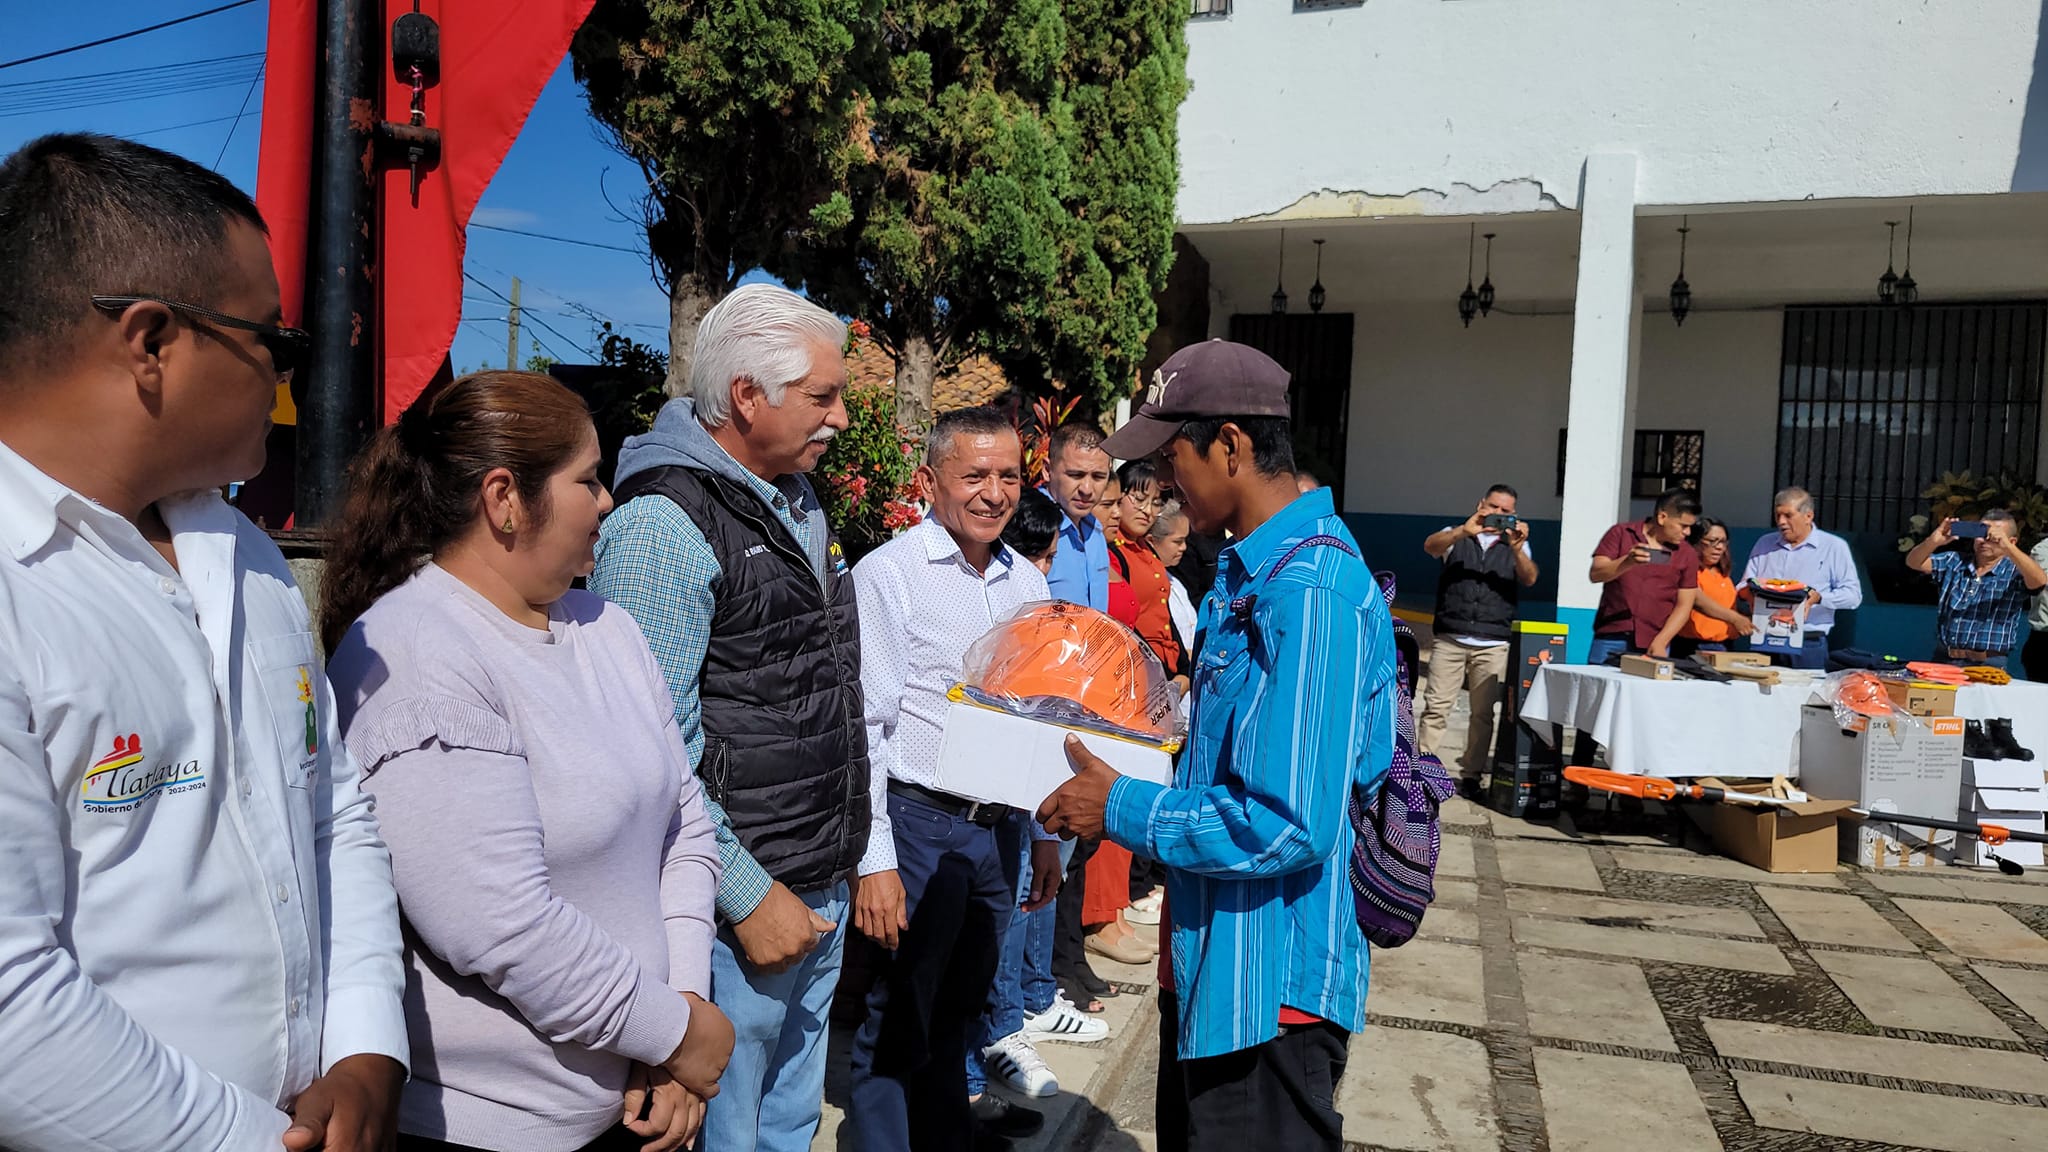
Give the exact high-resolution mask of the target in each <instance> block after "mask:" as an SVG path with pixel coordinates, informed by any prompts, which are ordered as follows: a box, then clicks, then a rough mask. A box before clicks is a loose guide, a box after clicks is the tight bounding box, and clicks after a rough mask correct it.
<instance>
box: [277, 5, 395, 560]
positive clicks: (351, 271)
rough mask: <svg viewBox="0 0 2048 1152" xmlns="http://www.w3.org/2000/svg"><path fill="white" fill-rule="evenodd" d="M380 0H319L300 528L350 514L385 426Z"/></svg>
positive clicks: (301, 394)
mask: <svg viewBox="0 0 2048 1152" xmlns="http://www.w3.org/2000/svg"><path fill="white" fill-rule="evenodd" d="M376 7H377V6H376V3H375V0H323V3H322V4H321V5H320V64H319V100H318V103H317V106H316V115H317V116H318V117H319V123H318V126H317V131H316V132H315V134H314V139H315V148H316V149H317V151H316V153H315V155H314V158H313V203H312V206H311V208H312V211H311V217H312V225H311V232H310V235H309V237H308V244H307V253H306V326H307V327H308V328H309V329H311V331H312V333H313V348H312V357H311V362H310V363H309V364H308V365H307V366H306V368H305V369H304V372H305V376H306V379H305V381H304V384H303V387H302V388H300V389H299V398H298V406H299V426H298V469H297V481H298V482H297V492H296V494H295V495H296V497H297V499H296V503H295V512H296V515H297V520H296V526H297V527H299V528H302V529H306V528H320V527H322V526H324V525H326V524H327V523H328V522H329V521H331V520H332V519H333V518H334V517H335V516H336V515H338V514H339V513H340V511H341V504H342V500H343V498H344V495H345V491H346V482H347V476H348V465H349V461H350V460H352V459H354V458H355V454H356V451H357V450H358V449H359V448H361V447H362V445H363V443H364V442H365V441H367V440H368V439H369V436H370V433H371V432H372V431H374V430H375V429H376V426H377V395H376V382H377V359H376V350H377V342H376V334H375V331H374V328H373V321H374V320H375V317H376V307H375V305H376V297H375V293H374V281H373V278H372V275H371V273H372V266H373V264H374V263H375V261H376V255H377V248H376V235H375V227H374V222H375V219H376V191H377V165H376V163H375V155H374V149H375V148H376V127H377V121H378V120H379V119H380V117H379V115H378V112H377V106H378V83H379V80H380V78H381V64H382V52H381V49H382V47H383V38H382V36H381V35H380V34H379V33H380V29H379V27H378V22H377V17H376Z"/></svg>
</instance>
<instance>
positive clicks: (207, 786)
mask: <svg viewBox="0 0 2048 1152" xmlns="http://www.w3.org/2000/svg"><path fill="white" fill-rule="evenodd" d="M0 268H5V269H6V270H7V274H6V275H5V276H0V1147H5V1148H9V1149H15V1150H18V1152H29V1150H42V1149H59V1148H101V1149H109V1150H112V1149H136V1150H142V1149H149V1150H152V1152H154V1150H160V1149H168V1148H207V1149H222V1150H230V1149H231V1150H235V1152H242V1150H248V1152H259V1150H260V1152H277V1150H278V1149H286V1150H289V1152H307V1150H310V1149H314V1148H324V1149H335V1150H340V1149H347V1150H350V1152H377V1150H382V1149H386V1148H388V1147H389V1145H390V1142H391V1139H392V1133H393V1132H394V1130H395V1129H394V1125H393V1124H392V1120H393V1114H394V1112H395V1109H396V1104H397V1096H398V1087H399V1084H400V1082H401V1081H402V1080H403V1078H404V1063H403V1062H404V1060H405V1056H406V1052H407V1047H406V1036H405V1022H404V1012H403V1007H402V998H403V995H404V973H403V970H402V969H401V967H400V941H399V935H398V918H397V900H396V898H395V896H394V895H393V892H392V887H391V869H390V860H389V857H388V855H387V854H386V852H385V849H384V845H383V842H382V841H381V840H380V839H379V837H378V833H377V826H376V821H375V819H374V817H373V816H372V815H371V811H370V805H369V802H368V800H367V799H366V798H365V796H364V794H363V793H362V792H361V791H360V790H359V788H358V787H357V780H356V770H355V766H354V763H353V762H352V761H351V760H350V758H349V756H348V754H347V752H346V751H345V750H344V749H343V747H342V744H341V741H340V737H339V733H338V731H337V729H336V726H335V719H334V701H333V696H332V693H331V692H330V691H329V689H328V686H327V678H326V676H325V674H324V673H323V671H322V669H321V664H320V660H319V658H318V656H317V655H316V653H315V650H314V646H313V638H312V634H311V629H310V627H309V626H308V622H307V615H306V607H305V604H304V602H303V601H302V600H301V599H300V597H299V593H298V589H297V588H296V587H295V586H294V584H293V583H292V578H291V573H290V571H289V570H288V569H287V567H286V566H285V562H284V558H283V557H282V556H281V555H280V554H279V552H278V550H277V548H276V546H275V545H274V544H272V543H271V542H270V540H269V539H268V538H267V537H265V536H264V535H263V533H262V532H260V531H258V530H257V529H256V528H255V526H254V525H252V524H250V523H249V521H248V520H247V519H245V518H243V517H242V516H241V514H240V513H238V512H236V511H234V510H233V509H231V508H229V507H228V506H227V505H226V504H225V503H224V502H223V501H222V500H221V498H220V495H219V490H220V488H221V487H223V486H224V485H227V484H230V483H233V482H235V481H241V480H247V479H248V478H249V477H251V476H254V475H255V474H256V473H257V471H258V470H259V469H261V468H262V466H263V458H264V448H265V439H266V436H267V434H268V431H269V427H270V409H271V405H272V402H273V399H274V397H275V393H276V388H277V385H278V383H279V381H280V380H283V379H285V378H287V377H288V376H289V375H290V374H291V372H292V371H293V370H294V369H295V368H297V367H298V365H299V361H300V359H301V354H302V352H303V349H304V346H305V334H304V333H302V332H297V331H295V330H293V329H289V328H285V327H282V326H281V323H280V322H281V320H282V315H281V312H280V309H279V302H278V290H277V281H276V278H275V276H274V275H273V273H272V271H271V264H270V256H269V251H268V248H267V246H266V242H265V238H264V228H263V221H262V218H261V217H260V216H258V215H257V212H256V206H255V205H254V204H252V203H250V201H249V198H248V197H247V196H245V195H243V194H242V193H241V192H240V191H238V190H237V189H236V188H235V187H234V186H233V185H232V184H229V183H228V182H227V181H226V180H223V179H221V178H220V177H218V176H216V175H214V174H212V173H210V172H207V171H206V170H204V169H202V168H200V167H198V166H197V165H194V164H192V163H191V162H190V161H187V160H184V159H181V158H179V157H176V156H172V155H170V154H168V153H164V152H159V151H157V150H155V149H152V148H148V147H145V146H143V145H139V144H133V143H129V142H126V141H121V140H114V139H109V138H107V137H103V136H88V135H57V136H46V137H43V138H42V139H39V140H35V141H32V142H30V143H29V144H27V145H25V146H24V147H23V148H22V149H21V150H20V151H19V152H16V153H15V154H14V155H13V156H10V157H8V158H7V159H6V160H5V161H4V162H0Z"/></svg>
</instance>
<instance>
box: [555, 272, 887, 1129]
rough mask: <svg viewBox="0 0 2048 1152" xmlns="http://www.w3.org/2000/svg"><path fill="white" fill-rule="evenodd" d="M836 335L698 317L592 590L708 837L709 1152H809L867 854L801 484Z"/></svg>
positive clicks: (814, 510) (778, 312) (795, 324)
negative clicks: (634, 632) (677, 730)
mask: <svg viewBox="0 0 2048 1152" xmlns="http://www.w3.org/2000/svg"><path fill="white" fill-rule="evenodd" d="M845 333H846V329H845V326H844V325H843V324H841V323H840V322H839V320H838V318H836V317H834V316H833V315H832V314H831V313H829V312H826V311H825V310H824V309H822V308H819V307H817V306H816V305H814V304H811V303H810V302H808V301H806V300H804V299H803V298H802V297H800V296H797V295H796V294H794V293H792V292H789V291H787V290H786V289H782V288H776V287H772V286H769V285H765V284H753V285H748V286H746V287H744V288H741V289H739V290H738V291H736V292H734V293H733V294H732V295H730V296H728V297H726V298H725V299H724V300H723V301H721V302H720V303H719V304H718V305H717V306H716V307H714V308H713V309H711V311H710V312H708V313H706V314H705V316H704V320H703V322H702V324H701V325H699V327H698V329H697V346H696V350H695V353H694V355H693V356H692V359H691V362H690V375H689V381H688V394H687V395H683V396H678V397H676V398H675V399H673V400H670V401H669V402H668V403H667V404H666V405H664V406H663V407H662V410H661V413H660V415H659V416H657V417H656V419H655V422H654V428H653V430H652V431H650V432H648V433H647V434H646V435H644V436H636V437H632V438H631V439H628V440H627V441H626V444H625V447H624V449H623V450H622V451H621V452H620V454H619V470H618V478H617V482H616V484H615V485H614V488H615V489H616V492H615V499H616V500H617V502H618V509H617V511H615V512H613V513H612V515H611V516H610V517H609V518H608V519H607V520H606V521H605V522H604V528H603V531H602V534H601V535H600V537H599V540H598V545H597V570H596V571H595V572H594V573H592V575H591V577H590V588H591V590H592V591H594V592H596V593H598V594H599V595H601V596H604V597H605V598H607V599H609V600H611V601H613V602H615V603H617V604H619V605H621V606H622V607H624V608H625V609H626V610H627V611H628V612H630V613H631V614H632V615H633V617H634V619H636V620H638V621H639V623H640V628H641V631H643V632H645V633H646V635H647V641H648V644H649V646H650V647H652V648H653V650H654V655H655V658H656V659H657V660H659V661H660V663H661V666H662V671H663V673H664V674H665V675H666V676H667V678H668V683H669V692H670V695H671V696H673V698H674V701H675V708H676V721H677V723H678V724H679V725H680V726H681V728H682V731H683V737H684V739H685V741H686V742H687V743H688V744H689V747H690V756H691V760H692V762H693V763H695V764H696V765H697V772H698V775H699V776H701V777H702V778H703V781H704V787H705V793H706V796H707V798H708V799H709V800H710V801H711V802H712V815H713V818H714V819H715V820H716V821H717V823H718V827H719V857H720V861H721V863H722V864H723V866H724V873H723V877H722V879H721V880H720V883H719V889H718V913H719V919H720V930H719V935H718V940H717V942H716V943H715V944H714V946H713V949H712V958H711V965H712V967H711V999H712V1002H713V1003H715V1004H716V1005H717V1006H718V1007H719V1008H720V1010H722V1011H723V1012H724V1013H725V1014H726V1015H727V1016H728V1017H730V1018H731V1020H732V1024H733V1030H734V1032H735V1034H736V1039H737V1043H736V1044H735V1046H734V1048H733V1054H732V1063H731V1064H730V1065H729V1066H728V1067H727V1069H726V1074H725V1078H724V1079H723V1080H721V1081H720V1090H719V1094H718V1096H717V1098H716V1099H714V1100H713V1101H711V1105H710V1109H709V1111H708V1113H707V1114H706V1116H705V1120H704V1146H705V1147H707V1148H758V1149H761V1150H762V1152H805V1150H807V1149H809V1148H810V1146H811V1138H812V1135H813V1134H814V1133H815V1132H816V1130H817V1126H818V1119H819V1113H820V1101H821V1099H822V1097H823V1091H824V1081H825V1033H826V1014H827V1011H828V1010H829V1009H830V1007H831V1004H832V993H833V990H834V989H835V987H836V986H837V985H838V982H839V965H840V957H841V954H842V951H843V942H844V937H843V933H844V929H843V928H842V927H841V925H843V924H844V923H845V920H846V913H847V903H848V889H847V884H846V881H845V877H846V876H847V875H849V874H850V873H851V872H852V871H853V870H854V868H855V866H856V865H857V864H858V863H859V862H860V860H861V856H862V854H863V852H864V851H865V850H866V848H867V840H868V825H869V818H870V812H869V803H868V782H869V779H868V751H867V735H866V732H865V730H864V721H863V719H862V708H861V680H860V645H859V629H858V627H857V626H856V624H855V620H854V592H853V580H852V577H851V575H850V573H849V572H848V571H847V566H846V561H845V560H844V559H843V558H842V556H841V555H840V551H839V545H838V543H837V541H836V540H834V539H833V536H832V531H831V528H830V526H829V525H827V524H826V522H825V513H824V510H823V508H822V506H821V505H820V504H819V502H818V497H817V493H815V492H814V491H812V489H811V486H810V483H809V482H808V481H807V480H805V479H804V477H803V473H805V472H808V471H810V470H811V469H812V468H814V467H816V466H817V463H818V460H819V458H820V457H821V456H823V455H824V454H825V444H826V442H827V441H829V440H830V439H831V438H832V436H833V435H834V434H835V433H837V432H838V431H840V430H843V429H844V428H845V427H846V425H847V418H846V407H845V404H844V403H843V402H842V397H841V393H842V392H843V391H844V390H845V387H846V367H845V361H844V358H843V356H842V352H841V349H842V346H843V342H844V340H845Z"/></svg>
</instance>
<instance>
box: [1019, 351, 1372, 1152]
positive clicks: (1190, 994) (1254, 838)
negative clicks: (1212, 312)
mask: <svg viewBox="0 0 2048 1152" xmlns="http://www.w3.org/2000/svg"><path fill="white" fill-rule="evenodd" d="M1287 379H1288V378H1287V372H1286V371H1285V370H1284V369H1282V368H1281V367H1280V366H1279V365H1278V364H1275V363H1274V362H1273V361H1272V360H1271V359H1270V358H1268V357H1267V356H1265V355H1264V354H1262V353H1260V352H1258V351H1257V350H1255V349H1252V348H1247V347H1245V346H1243V345H1241V344H1232V343H1227V342H1225V341H1221V340H1212V341H1209V342H1208V343H1205V344H1197V345H1194V346H1193V347H1190V348H1184V349H1182V350H1181V351H1179V352H1177V353H1175V354H1174V356H1173V358H1172V359H1170V360H1168V361H1167V362H1166V363H1165V364H1164V365H1162V366H1161V367H1160V368H1159V371H1158V372H1157V373H1155V374H1154V375H1153V378H1152V385H1151V387H1150V388H1149V389H1147V390H1146V393H1145V402H1144V405H1143V407H1141V408H1140V409H1139V410H1138V414H1137V416H1136V417H1135V418H1134V419H1133V420H1132V421H1131V422H1130V423H1129V424H1127V425H1125V426H1124V427H1123V428H1122V429H1120V430H1118V432H1117V433H1116V434H1115V435H1113V436H1111V437H1110V438H1109V439H1108V440H1107V441H1106V442H1105V443H1104V445H1103V446H1104V447H1105V448H1106V449H1108V451H1109V453H1110V454H1111V455H1113V456H1116V457H1119V458H1122V459H1140V458H1145V457H1151V458H1153V459H1155V460H1156V461H1157V462H1158V464H1159V468H1160V478H1161V480H1163V481H1164V482H1166V483H1168V484H1170V485H1172V486H1173V487H1174V488H1175V489H1176V490H1177V491H1178V492H1179V494H1180V498H1181V500H1182V502H1183V504H1184V506H1185V508H1186V509H1187V513H1188V517H1189V519H1190V521H1191V522H1192V524H1193V527H1194V528H1195V529H1196V530H1197V531H1202V532H1222V531H1224V530H1226V529H1227V530H1228V531H1229V533H1230V538H1231V542H1230V544H1229V545H1228V546H1227V547H1225V548H1224V549H1223V551H1222V553H1221V555H1219V556H1218V557H1217V570H1218V571H1217V589H1218V593H1219V594H1217V595H1212V596H1209V597H1208V598H1206V599H1205V600H1204V602H1203V604H1202V609H1201V623H1200V625H1199V629H1198V632H1199V635H1200V637H1201V639H1200V640H1199V641H1198V643H1197V649H1196V651H1197V658H1196V661H1195V672H1194V682H1193V700H1192V705H1193V707H1192V711H1191V718H1190V728H1191V733H1192V735H1191V738H1190V741H1189V743H1188V746H1187V749H1186V751H1185V752H1184V753H1183V754H1182V756H1181V759H1180V764H1179V766H1178V768H1177V769H1176V771H1175V779H1174V782H1173V784H1172V786H1170V787H1163V786H1161V785H1158V784H1152V783H1149V782H1146V781H1142V780H1137V779H1133V778H1129V777H1122V776H1119V775H1118V774H1117V773H1116V772H1115V771H1114V770H1112V769H1111V768H1110V767H1109V766H1108V765H1106V764H1104V763H1103V762H1102V761H1101V760H1099V759H1097V758H1096V757H1095V756H1093V755H1090V754H1089V753H1088V752H1087V751H1086V750H1085V749H1084V748H1082V747H1081V745H1080V744H1079V742H1077V741H1072V740H1070V741H1069V742H1068V748H1067V754H1068V756H1069V758H1070V759H1071V760H1072V761H1073V763H1074V768H1075V774H1074V778H1073V779H1072V780H1070V781H1068V782H1067V783H1066V784H1064V785H1062V786H1061V787H1060V789H1059V790H1058V791H1056V792H1054V793H1053V794H1052V795H1051V796H1050V797H1048V798H1047V799H1046V801H1045V804H1044V805H1043V806H1042V807H1041V808H1040V809H1039V812H1038V815H1039V819H1040V821H1041V822H1043V823H1044V825H1045V827H1046V829H1047V830H1048V831H1051V832H1057V833H1059V834H1061V835H1068V836H1074V835H1078V836H1096V835H1101V836H1107V837H1109V838H1110V839H1111V840H1114V841H1116V842H1117V843H1118V844H1122V845H1124V846H1125V847H1127V848H1129V849H1130V850H1131V851H1133V852H1136V853H1138V854H1140V855H1143V856H1146V857H1149V858H1151V859H1154V860H1157V861H1159V862H1161V863H1162V864H1164V865H1166V868H1167V881H1166V892H1167V896H1166V904H1167V909H1168V911H1167V914H1166V917H1165V921H1164V922H1166V923H1170V924H1172V926H1173V948H1172V955H1173V957H1174V959H1175V963H1174V964H1173V966H1172V970H1171V971H1170V972H1168V973H1165V974H1164V975H1166V976H1168V977H1170V980H1169V981H1168V982H1167V983H1168V984H1169V985H1170V987H1168V988H1167V989H1165V990H1164V991H1163V994H1162V996H1161V997H1160V1033H1161V1035H1160V1039H1161V1052H1160V1062H1159V1091H1158V1130H1159V1146H1160V1147H1161V1148H1178V1149H1197V1150H1209V1149H1215V1150H1225V1152H1239V1150H1241V1149H1244V1148H1253V1147H1257V1148H1289V1149H1328V1150H1330V1152H1337V1150H1339V1149H1341V1148H1342V1147H1343V1143H1344V1141H1343V1120H1342V1118H1341V1117H1340V1116H1339V1115H1338V1114H1337V1111H1336V1109H1335V1107H1334V1106H1333V1104H1332V1101H1333V1100H1334V1098H1335V1092H1336V1087H1337V1082H1338V1080H1339V1079H1340V1078H1341V1077H1342V1076H1343V1073H1344V1062H1345V1054H1346V1051H1347V1046H1348V1043H1349V1039H1350V1035H1351V1033H1353V1032H1356V1031H1357V1030H1358V1029H1360V1028H1362V1027H1364V1025H1365V993H1366V982H1367V967H1366V966H1367V961H1368V957H1367V953H1366V943H1365V939H1364V937H1363V936H1362V934H1361V933H1360V931H1359V927H1358V922H1357V919H1356V916H1355V914H1354V912H1353V907H1352V900H1351V888H1350V883H1349V877H1348V863H1349V860H1350V857H1351V847H1352V832H1351V824H1350V821H1349V820H1348V819H1347V818H1346V812H1347V805H1348V802H1349V799H1350V797H1351V792H1352V789H1354V788H1363V789H1367V790H1368V791H1369V790H1371V789H1374V788H1377V787H1378V785H1379V782H1380V779H1381V778H1382V776H1383V775H1384V774H1385V772H1386V770H1387V767H1388V764H1389V763H1390V761H1391V760H1392V757H1393V747H1394V721H1395V712H1394V710H1395V707H1396V699H1397V693H1396V687H1395V680H1394V639H1393V627H1392V621H1391V619H1390V618H1389V615H1388V611H1387V604H1386V600H1385V599H1384V598H1383V597H1382V596H1381V594H1380V591H1379V587H1378V585H1377V583H1376V582H1375V581H1374V579H1373V575H1372V571H1371V569H1370V568H1369V567H1367V565H1366V563H1365V561H1364V560H1363V559H1362V558H1361V556H1360V554H1359V549H1358V545H1357V542H1356V541H1354V540H1353V539H1352V538H1351V533H1350V532H1349V531H1348V530H1347V529H1346V528H1345V527H1344V523H1343V521H1341V520H1339V519H1338V518H1337V515H1336V513H1335V511H1334V510H1333V508H1332V506H1331V502H1330V492H1329V490H1328V489H1316V490H1314V491H1309V492H1302V491H1300V490H1299V487H1298V484H1297V481H1296V476H1295V472H1294V454H1293V448H1292V444H1293V441H1292V433H1291V430H1290V429H1289V426H1288V399H1287Z"/></svg>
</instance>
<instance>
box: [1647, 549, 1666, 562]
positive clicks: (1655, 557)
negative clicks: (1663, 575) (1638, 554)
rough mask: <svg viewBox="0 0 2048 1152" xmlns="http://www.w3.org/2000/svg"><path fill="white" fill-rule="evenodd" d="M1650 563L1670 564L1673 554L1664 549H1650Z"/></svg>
mask: <svg viewBox="0 0 2048 1152" xmlns="http://www.w3.org/2000/svg"><path fill="white" fill-rule="evenodd" d="M1650 563H1652V564H1669V563H1671V553H1670V552H1669V551H1668V550H1666V549H1663V548H1652V549H1650Z"/></svg>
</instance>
